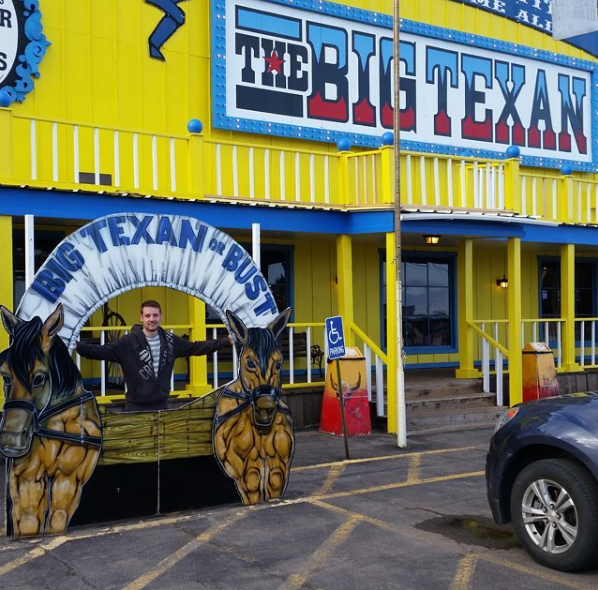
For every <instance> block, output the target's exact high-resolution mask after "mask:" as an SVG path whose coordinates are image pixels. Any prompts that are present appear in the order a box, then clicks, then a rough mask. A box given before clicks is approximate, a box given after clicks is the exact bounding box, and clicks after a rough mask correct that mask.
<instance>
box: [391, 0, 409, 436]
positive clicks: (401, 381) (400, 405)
mask: <svg viewBox="0 0 598 590" xmlns="http://www.w3.org/2000/svg"><path fill="white" fill-rule="evenodd" d="M399 14H400V0H393V32H394V35H393V54H394V55H393V57H394V60H393V61H394V118H393V124H394V166H395V186H394V190H395V199H394V242H395V252H394V260H393V263H394V265H395V282H396V283H395V297H396V310H397V326H396V335H397V342H396V347H395V348H396V359H395V360H396V368H397V374H396V384H397V446H399V447H401V448H404V447H406V446H407V419H406V416H405V374H404V371H403V295H402V283H401V266H402V263H401V149H400V136H401V103H400V98H401V94H400V87H401V85H400V76H399V72H400V59H399V56H400V16H399Z"/></svg>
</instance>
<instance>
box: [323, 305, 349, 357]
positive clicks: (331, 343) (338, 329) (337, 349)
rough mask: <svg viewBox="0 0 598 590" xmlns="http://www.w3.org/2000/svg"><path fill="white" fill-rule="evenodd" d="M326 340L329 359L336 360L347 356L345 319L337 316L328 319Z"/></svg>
mask: <svg viewBox="0 0 598 590" xmlns="http://www.w3.org/2000/svg"><path fill="white" fill-rule="evenodd" d="M325 329H326V340H327V342H328V358H329V359H330V360H331V361H333V360H334V359H338V358H341V357H343V356H345V335H344V333H343V318H342V316H340V315H335V316H333V317H331V318H326V328H325Z"/></svg>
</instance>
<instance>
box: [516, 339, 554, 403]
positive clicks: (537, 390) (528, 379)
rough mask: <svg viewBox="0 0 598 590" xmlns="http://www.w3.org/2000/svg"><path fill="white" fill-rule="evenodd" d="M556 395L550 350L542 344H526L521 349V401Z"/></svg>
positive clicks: (552, 357)
mask: <svg viewBox="0 0 598 590" xmlns="http://www.w3.org/2000/svg"><path fill="white" fill-rule="evenodd" d="M558 394H559V383H558V381H557V378H556V368H555V366H554V356H553V355H552V350H550V348H549V347H548V346H547V345H546V344H545V343H544V342H528V343H527V344H526V345H525V347H524V349H523V401H524V402H529V401H532V400H535V399H540V398H543V397H552V396H554V395H558Z"/></svg>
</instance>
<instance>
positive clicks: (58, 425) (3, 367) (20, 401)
mask: <svg viewBox="0 0 598 590" xmlns="http://www.w3.org/2000/svg"><path fill="white" fill-rule="evenodd" d="M0 314H1V316H2V323H3V324H4V328H5V329H6V331H7V332H8V333H9V334H10V336H11V345H10V346H9V348H7V349H6V350H4V351H2V352H1V353H0V374H1V375H2V379H3V382H4V397H5V402H4V408H3V416H2V422H1V423H0V453H2V454H3V455H4V456H5V457H7V459H8V465H7V477H8V482H7V483H8V485H7V502H6V506H7V533H8V534H9V535H11V536H14V537H22V536H30V535H41V534H44V533H64V532H65V531H66V528H67V526H68V523H69V521H70V519H71V517H72V516H73V514H74V512H75V510H76V509H77V507H78V505H79V501H80V498H81V492H82V489H83V486H84V484H85V482H86V481H87V480H88V479H89V478H90V477H91V474H92V473H93V470H94V468H95V466H96V464H97V461H98V457H99V455H100V449H101V445H102V425H101V420H100V415H99V413H98V408H97V406H96V402H95V399H94V396H93V394H92V393H91V392H89V391H86V390H85V389H84V388H83V383H82V379H81V374H80V372H79V370H78V369H77V367H76V365H75V363H74V362H73V360H72V359H71V357H70V355H69V352H68V349H67V347H66V345H65V344H64V342H63V341H62V340H61V339H60V337H59V336H57V334H58V332H59V331H60V329H61V328H62V325H63V321H64V312H63V308H62V305H61V304H60V305H58V307H57V308H56V310H55V311H54V312H53V313H52V314H50V316H49V317H48V319H47V320H46V321H45V322H42V320H41V319H40V318H39V317H34V318H33V319H31V320H29V321H24V320H21V319H19V318H18V317H17V316H15V315H14V314H12V313H11V312H10V311H8V309H6V308H5V307H2V306H0Z"/></svg>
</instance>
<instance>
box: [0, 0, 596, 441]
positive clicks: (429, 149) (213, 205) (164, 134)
mask: <svg viewBox="0 0 598 590" xmlns="http://www.w3.org/2000/svg"><path fill="white" fill-rule="evenodd" d="M25 4H27V6H26V5H25ZM471 4H478V5H480V6H479V7H476V6H472V5H471ZM486 4H487V6H485V5H484V3H480V2H477V3H473V2H465V1H464V0H463V1H461V2H459V1H456V0H418V1H415V0H413V1H411V2H405V1H403V2H401V8H400V9H401V15H400V16H401V19H402V20H401V41H400V48H399V53H400V60H399V61H400V76H401V89H400V93H401V94H400V98H399V104H400V107H401V109H400V110H401V150H400V167H399V172H400V174H399V186H400V205H401V212H402V221H401V256H402V265H401V269H402V273H401V281H402V293H401V295H402V306H403V307H402V333H403V338H404V351H405V353H406V358H405V368H406V371H407V373H406V374H407V379H408V375H409V369H411V368H428V367H449V368H454V369H455V371H456V376H458V377H474V376H475V377H478V376H481V375H482V374H484V375H485V377H486V379H487V378H488V376H489V375H490V373H491V372H492V373H493V374H494V373H498V375H497V383H498V384H499V385H498V389H499V390H500V383H501V382H502V378H503V373H504V372H507V371H508V374H509V392H510V397H509V401H510V403H515V402H517V401H519V400H521V355H520V348H521V347H519V343H521V344H522V345H523V344H524V343H525V342H527V341H530V340H531V341H536V340H542V341H546V342H548V343H549V344H550V346H551V347H552V348H553V350H554V351H555V358H556V362H557V366H558V369H559V371H560V372H567V373H571V372H578V373H579V372H582V371H587V370H589V369H595V368H596V367H597V366H598V362H597V360H596V330H595V325H596V319H597V316H598V286H597V283H596V270H597V269H596V262H597V256H596V253H597V248H596V246H597V245H598V232H597V231H596V225H598V208H597V201H596V199H597V180H596V176H595V171H596V169H597V164H598V151H597V145H596V139H597V138H596V137H595V134H596V133H597V132H596V124H595V123H596V121H595V118H596V116H597V114H596V113H597V112H598V108H596V106H597V100H598V96H597V78H596V76H597V74H596V67H595V64H596V58H595V57H594V56H593V55H592V54H591V53H589V52H585V51H584V50H582V49H580V48H578V47H575V46H573V45H570V44H568V43H564V42H559V41H555V40H553V38H552V37H551V36H550V34H549V32H547V31H549V30H550V28H549V23H548V24H546V23H547V21H545V20H542V18H543V15H544V16H546V14H547V13H546V11H544V12H542V9H538V10H539V11H540V12H536V13H534V10H536V9H533V8H532V7H528V8H529V11H528V12H526V13H525V17H524V16H522V15H521V12H519V13H517V14H515V15H514V16H517V18H518V21H517V20H513V19H509V18H507V17H508V16H509V14H506V13H505V14H502V13H501V11H500V10H498V9H496V7H495V10H494V12H493V9H492V5H493V3H486ZM495 4H496V3H495ZM498 4H499V5H500V4H503V3H498ZM506 4H508V3H506ZM32 5H35V6H34V7H33V8H32ZM485 8H486V9H485ZM392 10H393V6H392V3H391V2H390V1H377V0H371V1H367V0H363V1H357V2H355V3H352V4H351V5H342V4H335V3H331V2H323V1H320V2H316V1H315V0H313V1H311V0H301V1H299V2H297V1H292V0H276V1H272V0H213V1H212V2H211V3H210V2H208V1H206V0H193V1H192V2H175V3H170V2H169V3H167V2H159V1H157V0H156V1H152V2H151V3H149V2H148V1H147V0H146V1H143V0H119V1H118V2H117V1H116V0H106V1H105V2H101V3H98V2H91V1H90V0H80V1H78V2H68V3H67V2H66V1H65V0H39V2H27V3H25V2H23V0H7V1H5V2H4V4H3V6H2V8H1V9H0V105H1V107H0V185H1V186H0V216H1V217H0V226H1V231H0V240H1V241H2V244H1V248H0V257H1V260H2V266H3V268H4V273H5V280H4V281H3V282H2V283H1V284H0V303H2V304H3V305H5V306H6V307H8V308H10V309H16V308H17V307H18V302H19V300H20V297H21V295H22V293H23V292H24V290H25V286H26V285H28V284H29V283H30V281H31V277H27V276H26V270H27V269H28V268H31V265H29V266H27V264H26V253H27V252H31V248H30V244H31V242H30V241H29V240H30V238H31V237H32V238H33V240H34V242H33V243H34V244H35V266H36V268H39V266H40V265H41V264H42V263H43V261H44V260H45V258H46V257H47V256H48V255H49V254H50V252H51V251H52V250H53V248H54V247H55V246H56V245H57V244H59V243H60V241H61V240H62V239H63V238H64V237H65V236H66V235H68V234H69V233H70V232H72V231H73V230H75V229H77V228H79V227H81V226H82V225H83V224H85V223H87V222H89V221H90V220H93V219H95V218H97V217H100V216H103V215H107V214H111V213H120V212H123V213H125V212H138V213H146V214H148V215H150V214H151V215H160V214H177V215H188V216H191V217H196V218H199V219H201V220H203V221H205V222H206V223H209V224H211V225H213V226H215V227H217V228H219V229H221V230H223V231H225V232H227V233H228V234H230V235H231V236H232V237H233V238H234V239H236V240H237V241H238V242H240V243H242V244H246V245H247V249H248V250H251V242H252V225H253V224H259V226H260V238H261V267H262V271H263V273H264V276H265V277H266V278H267V280H268V282H269V284H270V287H271V289H272V291H273V294H274V296H275V298H276V302H277V304H278V306H279V309H280V308H282V307H285V306H289V305H290V306H291V307H293V310H294V312H293V317H292V323H291V327H292V331H291V332H290V336H289V337H288V338H287V345H286V346H287V350H286V353H287V356H288V358H287V361H286V367H285V371H286V375H287V381H288V382H289V383H288V386H294V387H309V388H313V387H317V386H321V385H322V380H323V379H322V377H321V372H320V370H319V367H318V363H317V362H315V361H316V360H317V358H316V357H315V356H312V354H311V353H312V346H319V347H320V349H323V348H324V343H323V322H324V319H325V318H326V317H327V316H331V315H336V314H341V315H342V316H343V318H344V322H345V329H346V333H347V342H348V343H349V344H356V345H358V346H359V347H360V348H362V349H363V350H364V351H365V352H366V357H367V360H368V363H370V365H371V367H372V377H371V379H370V382H369V389H370V392H371V395H372V399H373V400H378V412H379V414H384V413H385V411H386V410H385V407H386V404H385V402H384V391H385V390H387V392H388V400H387V407H388V428H389V431H391V432H396V430H397V427H398V424H399V422H398V420H397V409H396V406H397V404H396V397H397V372H396V360H397V357H398V355H397V326H398V324H397V316H398V313H397V303H396V302H397V297H396V292H395V284H396V283H395V268H396V265H395V264H394V263H393V264H387V261H394V260H395V233H394V223H393V214H394V205H395V196H396V193H397V191H395V178H396V175H395V170H396V169H397V167H396V161H395V154H394V147H393V139H394V138H393V135H392V131H393V124H394V120H393V113H394V110H393V107H394V104H395V102H396V99H395V96H394V90H395V85H394V70H393V68H394V60H393V55H394V54H395V48H394V47H393V39H392V24H393V20H392ZM503 12H504V11H503ZM512 16H513V15H512ZM541 17H542V18H541ZM526 19H527V21H528V22H526ZM530 25H534V26H530ZM31 222H33V227H34V231H33V233H31V231H30V227H31ZM434 236H440V238H439V241H438V240H436V238H435V237H434ZM434 242H437V243H434ZM10 277H12V280H11V278H10ZM503 279H504V280H503ZM507 284H508V287H507ZM505 287H506V288H505ZM149 297H152V298H157V299H159V300H161V301H163V302H164V304H165V309H166V314H165V316H166V323H167V324H168V325H170V326H172V327H173V329H175V330H176V331H177V332H179V333H187V334H190V335H191V337H192V338H195V339H197V338H200V337H202V336H203V335H204V334H206V331H207V335H208V336H211V335H212V333H213V331H214V330H215V328H206V321H207V324H210V323H214V322H213V321H212V320H214V319H215V318H213V317H212V316H211V314H210V311H209V310H207V311H206V309H205V307H204V306H203V305H202V304H199V303H197V302H194V301H189V300H188V299H189V298H188V297H187V296H186V295H185V294H183V293H180V292H177V291H175V290H172V289H167V288H166V287H143V288H140V289H136V290H132V291H130V292H128V293H125V294H123V295H120V296H119V297H118V298H117V299H114V300H112V301H110V302H109V303H108V305H107V307H104V308H102V309H101V310H98V312H97V313H95V314H94V316H93V317H92V318H91V325H92V326H96V327H97V326H101V325H102V324H105V325H106V326H108V325H110V329H107V330H105V331H104V336H102V338H114V337H116V336H117V335H118V333H120V332H122V331H123V330H125V329H126V327H127V326H130V325H131V324H132V323H133V322H135V321H136V320H137V314H138V307H139V303H140V302H141V301H142V300H144V299H147V298H149ZM216 321H218V320H216ZM112 323H115V324H117V325H116V326H115V325H111V324H112ZM99 334H100V332H99V331H96V332H94V333H92V336H93V337H99ZM291 336H292V338H291ZM7 343H8V338H7V336H6V335H5V334H4V335H2V346H3V347H5V346H6V345H7ZM514 343H517V345H514ZM317 352H318V351H317V349H313V353H314V355H317ZM230 361H231V359H220V363H218V359H208V360H207V361H206V360H205V359H203V360H196V361H192V363H191V367H190V377H189V385H188V386H187V387H186V389H187V391H189V392H191V393H194V394H196V393H201V392H204V391H207V390H208V389H210V388H211V387H212V385H214V384H216V383H218V382H219V381H220V382H222V379H224V378H226V375H227V374H230V372H231V370H232V366H231V362H230ZM86 363H87V364H86ZM83 368H84V374H85V375H86V376H87V377H89V378H90V379H93V378H96V379H100V375H101V373H102V370H101V368H100V367H99V365H92V364H91V363H90V362H84V365H83ZM187 370H188V369H187V366H186V363H184V362H182V361H179V362H178V364H177V368H176V377H177V380H178V379H179V378H180V379H181V381H182V382H186V381H185V379H186V377H187ZM102 382H103V380H102ZM486 386H487V384H486Z"/></svg>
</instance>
